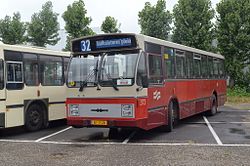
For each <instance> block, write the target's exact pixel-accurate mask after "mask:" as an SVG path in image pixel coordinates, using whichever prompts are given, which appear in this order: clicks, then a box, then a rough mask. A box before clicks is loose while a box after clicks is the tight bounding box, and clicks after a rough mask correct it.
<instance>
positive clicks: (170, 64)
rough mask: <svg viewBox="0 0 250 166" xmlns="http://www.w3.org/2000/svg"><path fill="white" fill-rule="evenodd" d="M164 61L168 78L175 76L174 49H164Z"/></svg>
mask: <svg viewBox="0 0 250 166" xmlns="http://www.w3.org/2000/svg"><path fill="white" fill-rule="evenodd" d="M164 61H165V64H166V70H167V71H166V73H167V77H168V78H174V77H175V61H174V50H173V49H172V48H165V49H164Z"/></svg>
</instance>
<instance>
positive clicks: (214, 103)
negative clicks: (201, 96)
mask: <svg viewBox="0 0 250 166" xmlns="http://www.w3.org/2000/svg"><path fill="white" fill-rule="evenodd" d="M211 101H212V105H211V109H210V110H208V112H207V115H208V116H213V115H215V114H216V113H217V112H218V105H217V99H216V96H215V95H213V96H212V97H211Z"/></svg>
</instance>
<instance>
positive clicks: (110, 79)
mask: <svg viewBox="0 0 250 166" xmlns="http://www.w3.org/2000/svg"><path fill="white" fill-rule="evenodd" d="M102 70H105V69H102ZM104 72H105V75H106V77H107V78H108V80H107V81H109V82H111V84H112V87H113V88H114V89H115V90H116V91H119V89H118V87H117V85H116V84H115V83H114V81H113V79H112V78H111V77H110V75H109V74H107V73H106V71H104Z"/></svg>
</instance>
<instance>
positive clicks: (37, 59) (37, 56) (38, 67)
mask: <svg viewBox="0 0 250 166" xmlns="http://www.w3.org/2000/svg"><path fill="white" fill-rule="evenodd" d="M25 54H32V55H35V56H36V62H37V79H38V84H37V85H29V84H27V82H26V81H27V80H26V71H25V64H26V62H27V59H26V58H25V57H26V55H25ZM22 56H23V72H24V73H23V76H24V83H25V85H26V86H29V87H36V86H39V85H40V83H41V79H40V76H39V75H40V73H39V70H40V66H39V55H38V54H36V53H30V52H22Z"/></svg>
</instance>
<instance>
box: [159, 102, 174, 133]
mask: <svg viewBox="0 0 250 166" xmlns="http://www.w3.org/2000/svg"><path fill="white" fill-rule="evenodd" d="M175 111H176V110H175V107H174V103H173V102H172V101H171V102H170V103H169V105H168V117H167V122H168V124H167V125H164V126H162V130H163V131H164V132H171V131H173V128H174V124H175V121H176V118H175V116H174V114H175V113H176V112H175Z"/></svg>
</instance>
